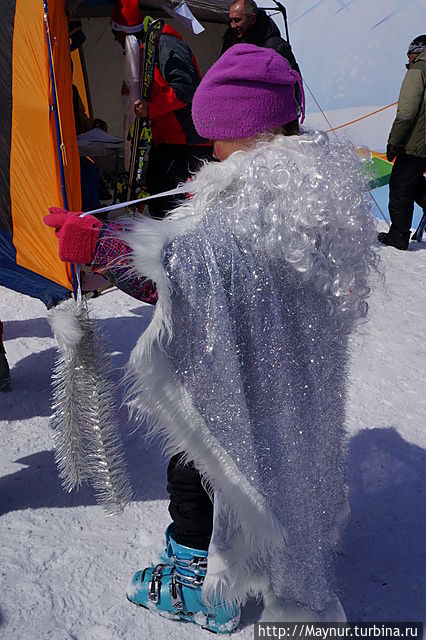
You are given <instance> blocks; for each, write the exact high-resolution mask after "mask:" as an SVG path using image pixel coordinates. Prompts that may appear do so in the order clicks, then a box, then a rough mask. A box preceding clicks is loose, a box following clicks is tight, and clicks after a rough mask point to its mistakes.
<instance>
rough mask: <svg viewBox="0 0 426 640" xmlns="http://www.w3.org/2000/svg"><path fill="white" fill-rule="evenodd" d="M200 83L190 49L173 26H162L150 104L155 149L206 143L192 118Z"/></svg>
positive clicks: (196, 66)
mask: <svg viewBox="0 0 426 640" xmlns="http://www.w3.org/2000/svg"><path fill="white" fill-rule="evenodd" d="M141 51H143V45H141ZM200 80H201V75H200V71H199V69H198V65H197V62H196V60H195V58H194V56H193V55H192V53H191V50H190V48H189V47H188V45H187V44H185V42H183V40H182V36H181V35H180V34H179V33H178V32H177V31H176V30H175V29H173V27H171V26H170V25H168V24H165V25H164V28H163V32H162V34H161V36H160V40H159V44H158V58H157V63H156V65H155V69H154V80H153V83H152V94H151V101H150V103H149V117H150V120H151V127H152V142H153V145H154V146H158V145H160V144H189V145H203V146H204V145H208V144H209V141H208V140H206V139H205V138H201V137H200V136H199V135H198V133H197V132H196V130H195V127H194V124H193V122H192V115H191V103H192V98H193V96H194V93H195V90H196V88H197V87H198V85H199V84H200Z"/></svg>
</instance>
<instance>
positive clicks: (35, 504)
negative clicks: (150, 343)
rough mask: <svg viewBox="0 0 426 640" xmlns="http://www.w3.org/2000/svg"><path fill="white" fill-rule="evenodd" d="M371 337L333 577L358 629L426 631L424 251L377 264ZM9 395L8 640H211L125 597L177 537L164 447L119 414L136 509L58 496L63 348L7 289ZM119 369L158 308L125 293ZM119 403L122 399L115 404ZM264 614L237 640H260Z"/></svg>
mask: <svg viewBox="0 0 426 640" xmlns="http://www.w3.org/2000/svg"><path fill="white" fill-rule="evenodd" d="M381 256H382V263H381V269H382V271H383V274H384V277H385V280H384V281H381V280H380V279H378V278H377V277H376V276H374V277H372V279H371V286H372V295H371V301H370V309H371V313H370V322H369V324H367V325H365V326H363V327H362V328H361V329H360V331H359V332H358V334H357V335H356V336H355V337H354V340H353V357H352V367H351V378H350V393H349V406H348V429H349V435H350V440H349V473H348V480H349V489H350V503H351V508H352V512H351V516H350V520H349V524H348V527H347V529H346V531H345V534H344V538H343V546H342V554H341V556H340V557H339V560H338V572H339V575H340V578H341V582H342V601H343V604H344V606H345V609H346V611H347V613H348V616H349V618H350V619H353V620H368V621H372V620H392V619H393V620H400V621H412V620H423V621H424V620H426V597H425V594H426V542H425V540H426V537H425V531H426V451H425V449H426V420H425V416H426V402H425V390H426V341H425V337H424V318H425V316H426V296H425V273H426V243H424V244H422V245H417V244H415V245H413V246H412V249H411V250H410V251H409V252H406V253H402V252H397V251H395V250H393V249H391V248H382V250H381ZM0 300H1V314H0V315H1V317H2V319H3V321H5V345H6V349H7V353H8V358H9V361H10V363H11V365H12V374H13V387H12V390H11V391H10V392H8V393H2V394H0V428H1V431H0V514H1V517H0V542H1V544H0V571H1V597H0V638H2V639H5V640H18V639H19V640H47V639H49V640H116V639H119V638H125V639H126V640H144V639H148V638H155V639H159V640H163V639H166V638H169V639H177V638H183V639H185V638H208V637H209V638H211V637H212V636H211V635H210V634H208V632H206V631H203V630H201V629H199V628H196V627H194V626H192V625H182V624H177V623H175V622H170V621H167V620H164V619H162V618H157V617H156V616H155V615H153V614H152V613H150V612H147V611H145V610H143V609H139V608H137V607H135V606H134V605H131V604H130V603H128V602H127V601H126V599H125V597H124V592H125V587H126V584H127V581H128V579H129V577H130V575H131V574H132V573H133V572H134V571H135V570H136V569H138V568H140V567H143V566H144V565H145V564H146V563H147V562H148V561H149V560H150V557H151V544H152V543H153V542H154V544H155V543H156V542H158V544H160V540H161V533H162V531H164V528H165V526H166V525H167V523H168V522H169V517H168V513H167V497H166V491H165V466H164V464H163V462H162V461H161V456H160V452H159V448H158V447H157V446H151V447H150V448H147V447H146V445H145V443H144V440H143V438H142V434H141V433H140V432H139V433H138V432H136V433H133V431H134V425H133V424H132V423H130V422H128V421H127V416H126V411H125V410H124V409H121V410H120V423H121V429H122V433H123V437H124V441H125V445H126V450H127V454H128V461H129V467H130V473H131V477H132V482H133V486H134V489H135V499H134V501H133V502H132V504H131V506H130V507H129V508H128V509H127V510H126V512H125V513H124V514H123V515H122V516H120V517H113V518H106V517H105V516H104V514H103V512H102V510H101V509H100V508H99V507H98V506H96V504H95V501H94V498H93V494H92V492H91V491H90V490H88V489H83V490H81V491H80V492H79V493H76V494H74V493H73V494H66V493H64V492H63V491H62V490H61V487H60V484H59V481H58V477H57V472H56V469H55V464H54V461H53V454H52V439H51V432H50V427H49V415H50V374H51V369H52V365H53V362H54V359H55V344H54V340H53V338H52V335H51V331H50V327H49V324H48V322H47V319H46V311H45V308H44V307H43V305H42V304H41V303H40V302H38V301H36V300H32V299H30V298H27V297H25V296H22V295H20V294H17V293H14V292H12V291H9V290H6V289H3V288H1V287H0ZM90 306H91V308H92V313H93V315H96V316H97V317H98V318H99V321H100V323H101V324H102V327H103V329H104V330H105V332H107V333H108V334H109V336H110V343H111V346H112V349H113V351H114V362H115V366H116V379H117V382H118V381H119V379H120V377H121V373H120V367H122V366H123V365H124V364H125V362H126V361H127V358H128V355H129V352H130V350H131V348H132V347H133V345H134V344H135V342H136V340H137V338H138V336H139V335H140V333H141V332H142V331H143V329H144V327H145V326H146V325H147V323H148V322H149V320H150V317H151V313H152V311H151V309H150V308H149V307H148V306H145V305H140V304H138V303H137V302H136V301H134V300H133V299H131V298H129V297H127V296H125V295H124V294H121V293H120V292H118V291H116V290H112V291H109V292H107V293H105V294H104V295H102V297H101V298H99V299H97V300H94V301H92V302H91V303H90ZM120 394H121V391H119V392H118V397H119V398H120ZM259 615H260V607H259V605H258V604H257V603H255V602H254V603H251V604H250V605H248V606H247V607H246V608H245V610H244V612H243V619H242V625H241V628H240V629H239V630H238V631H237V633H236V634H235V636H234V637H235V638H236V639H247V640H248V639H249V638H252V637H253V635H252V634H253V630H252V624H253V623H254V622H255V621H256V620H257V618H258V616H259Z"/></svg>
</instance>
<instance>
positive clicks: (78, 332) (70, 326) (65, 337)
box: [49, 300, 83, 350]
mask: <svg viewBox="0 0 426 640" xmlns="http://www.w3.org/2000/svg"><path fill="white" fill-rule="evenodd" d="M76 310H77V305H76V303H75V301H74V300H67V301H65V302H63V303H62V304H61V305H59V306H57V307H55V308H54V309H53V310H52V311H51V312H50V314H49V322H50V326H51V327H52V331H53V335H54V336H55V339H56V341H57V343H58V345H59V348H60V349H61V350H64V349H74V348H75V347H76V346H77V345H78V343H79V342H80V340H81V338H82V336H83V330H82V327H81V324H80V322H79V320H78V318H77V316H76Z"/></svg>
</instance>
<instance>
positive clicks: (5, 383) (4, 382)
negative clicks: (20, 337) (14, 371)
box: [0, 343, 10, 391]
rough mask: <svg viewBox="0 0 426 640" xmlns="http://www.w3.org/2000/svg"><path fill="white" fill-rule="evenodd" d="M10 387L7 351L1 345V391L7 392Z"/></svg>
mask: <svg viewBox="0 0 426 640" xmlns="http://www.w3.org/2000/svg"><path fill="white" fill-rule="evenodd" d="M9 385H10V369H9V363H8V362H7V360H6V351H5V350H4V346H3V344H1V343H0V391H5V390H6V389H7V388H8V387H9Z"/></svg>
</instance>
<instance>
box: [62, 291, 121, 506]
mask: <svg viewBox="0 0 426 640" xmlns="http://www.w3.org/2000/svg"><path fill="white" fill-rule="evenodd" d="M51 324H52V328H53V331H54V334H55V338H56V340H57V342H58V346H59V349H60V356H59V358H58V362H57V364H56V367H55V372H54V377H53V385H54V404H53V409H54V417H53V424H54V428H55V447H56V453H55V459H56V462H57V464H58V468H59V473H60V477H61V479H62V484H63V486H64V488H65V489H66V490H67V491H71V490H72V489H73V488H78V487H79V486H80V484H81V483H82V481H84V480H88V479H91V480H92V481H93V484H94V488H95V491H96V496H97V499H98V502H99V503H100V504H101V505H102V506H103V507H104V508H105V510H106V511H107V513H108V515H113V514H116V513H120V512H121V511H122V510H123V508H124V506H125V505H126V504H127V503H128V502H129V501H130V499H131V497H132V492H131V489H130V484H129V481H128V477H127V473H126V465H125V460H124V453H123V450H122V446H121V443H120V440H119V436H118V425H117V423H116V421H115V419H114V414H115V410H114V389H113V386H112V383H111V381H110V379H109V375H110V372H111V366H110V364H109V361H108V356H107V354H106V349H105V345H104V343H103V342H102V340H101V339H100V336H99V333H98V332H95V331H94V327H93V324H92V322H91V320H90V318H89V315H88V311H87V309H86V307H85V306H84V304H79V305H76V304H75V303H74V302H73V301H72V302H71V301H70V302H69V303H64V304H62V305H61V306H60V307H59V308H58V309H57V310H55V312H54V313H53V314H52V318H51Z"/></svg>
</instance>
